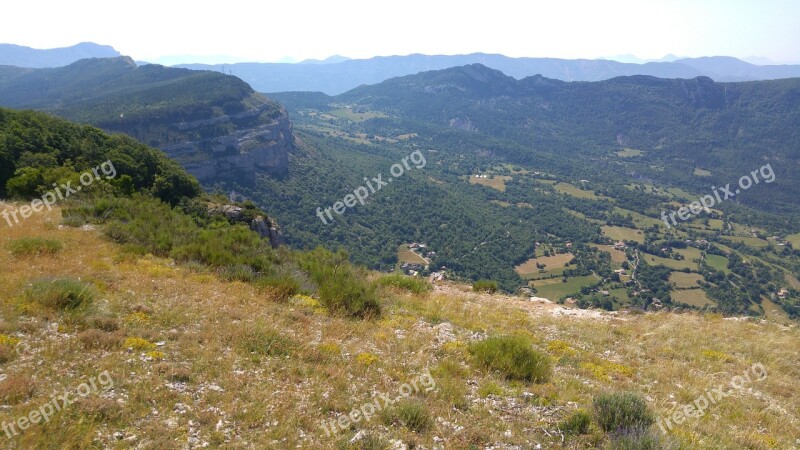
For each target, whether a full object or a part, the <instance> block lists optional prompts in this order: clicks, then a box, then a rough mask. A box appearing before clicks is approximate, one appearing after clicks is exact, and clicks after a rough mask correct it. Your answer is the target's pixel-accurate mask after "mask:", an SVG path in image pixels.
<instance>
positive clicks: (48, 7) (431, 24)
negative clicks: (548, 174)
mask: <svg viewBox="0 0 800 450" xmlns="http://www.w3.org/2000/svg"><path fill="white" fill-rule="evenodd" d="M82 41H92V42H97V43H101V44H107V45H112V46H114V47H115V48H116V49H117V50H119V51H120V52H121V53H123V54H126V55H130V56H132V57H134V58H135V59H137V60H147V61H157V60H158V59H159V58H160V57H165V56H176V55H186V56H188V57H187V58H182V59H185V60H187V61H190V60H199V59H201V58H200V57H203V58H202V59H203V60H204V61H206V62H208V61H209V60H210V61H212V62H213V61H216V60H219V61H218V62H230V59H231V58H232V59H234V60H247V61H276V60H279V59H281V58H283V57H287V56H289V57H292V58H295V59H306V58H325V57H327V56H330V55H334V54H340V55H346V56H349V57H352V58H367V57H372V56H376V55H404V54H409V53H427V54H458V53H472V52H486V53H502V54H505V55H508V56H538V57H543V56H547V57H560V58H597V57H603V56H615V55H624V54H633V55H636V56H638V57H640V58H645V59H647V58H661V57H662V56H664V55H666V54H667V53H672V54H675V55H679V56H708V55H730V56H736V57H749V56H760V57H766V58H769V59H771V60H773V61H777V62H795V63H797V62H800V1H798V0H753V1H750V0H671V1H670V0H662V1H648V0H640V1H626V0H588V1H572V0H552V1H549V2H535V1H525V0H515V1H505V0H494V1H489V2H486V1H482V2H474V3H473V2H469V1H464V0H461V1H437V0H424V1H422V0H402V1H391V2H390V1H380V0H371V1H350V0H339V1H333V0H325V1H310V0H281V1H249V2H244V1H237V0H226V1H220V2H205V1H203V0H194V1H192V2H185V1H170V0H159V1H153V0H139V1H130V2H127V3H122V2H115V1H109V0H102V1H99V0H98V1H89V0H72V1H64V0H24V1H14V2H5V3H4V5H3V14H2V26H0V42H4V43H14V44H19V45H26V46H31V47H36V48H52V47H64V46H68V45H72V44H76V43H78V42H82ZM222 56H225V57H228V58H223V57H222ZM209 57H210V58H209ZM162 61H166V60H162Z"/></svg>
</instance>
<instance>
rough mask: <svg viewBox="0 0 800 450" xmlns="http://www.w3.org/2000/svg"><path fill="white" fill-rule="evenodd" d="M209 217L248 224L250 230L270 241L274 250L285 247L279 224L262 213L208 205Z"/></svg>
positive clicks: (230, 206) (239, 207)
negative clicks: (219, 215) (221, 216)
mask: <svg viewBox="0 0 800 450" xmlns="http://www.w3.org/2000/svg"><path fill="white" fill-rule="evenodd" d="M208 214H209V215H212V216H213V215H217V214H221V215H224V216H225V218H227V219H228V220H229V221H231V222H240V223H246V224H248V225H249V226H250V229H251V230H253V231H255V232H256V233H258V234H259V236H261V237H262V238H264V239H269V243H270V245H271V246H272V248H278V247H279V246H281V245H283V235H282V234H281V228H280V226H279V225H278V223H277V222H276V221H275V220H274V219H272V218H270V217H267V216H265V215H263V214H261V213H260V211H257V210H253V209H247V208H242V207H241V206H236V205H219V204H215V203H210V204H209V205H208Z"/></svg>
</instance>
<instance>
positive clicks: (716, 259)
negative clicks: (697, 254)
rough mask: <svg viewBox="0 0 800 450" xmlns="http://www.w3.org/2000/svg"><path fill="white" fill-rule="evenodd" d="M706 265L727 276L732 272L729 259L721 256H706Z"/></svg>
mask: <svg viewBox="0 0 800 450" xmlns="http://www.w3.org/2000/svg"><path fill="white" fill-rule="evenodd" d="M706 264H708V265H709V266H711V267H713V268H714V269H716V270H721V271H723V272H725V273H726V274H727V273H730V272H731V271H730V269H728V258H726V257H724V256H721V255H706Z"/></svg>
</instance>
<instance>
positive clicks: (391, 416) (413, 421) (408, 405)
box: [382, 400, 433, 433]
mask: <svg viewBox="0 0 800 450" xmlns="http://www.w3.org/2000/svg"><path fill="white" fill-rule="evenodd" d="M382 418H383V422H384V423H385V424H386V425H387V426H397V425H401V426H404V427H406V428H408V429H409V430H411V431H415V432H417V433H421V432H423V431H425V430H427V429H429V428H430V427H431V426H432V425H433V419H431V415H430V413H429V412H428V409H427V408H426V407H425V405H423V404H422V403H419V402H415V401H409V400H404V401H402V402H400V403H397V404H396V405H394V406H393V407H392V408H390V409H387V410H384V411H383V414H382Z"/></svg>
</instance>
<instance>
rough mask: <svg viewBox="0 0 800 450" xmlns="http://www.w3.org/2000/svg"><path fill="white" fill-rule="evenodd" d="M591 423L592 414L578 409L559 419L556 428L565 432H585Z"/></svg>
mask: <svg viewBox="0 0 800 450" xmlns="http://www.w3.org/2000/svg"><path fill="white" fill-rule="evenodd" d="M591 423H592V416H591V415H590V414H589V413H588V412H586V411H584V410H582V409H579V410H577V411H575V412H574V413H572V414H570V415H569V416H568V417H567V418H566V419H564V420H563V421H561V423H559V424H558V429H559V430H561V431H562V432H564V433H566V434H586V433H588V432H589V425H590V424H591Z"/></svg>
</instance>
